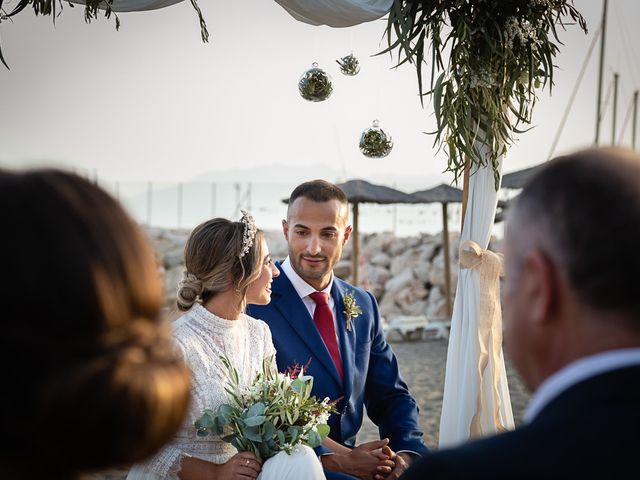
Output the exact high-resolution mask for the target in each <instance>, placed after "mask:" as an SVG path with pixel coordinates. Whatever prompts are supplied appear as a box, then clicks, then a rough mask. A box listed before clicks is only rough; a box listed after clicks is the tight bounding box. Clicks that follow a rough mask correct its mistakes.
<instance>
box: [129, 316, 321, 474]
mask: <svg viewBox="0 0 640 480" xmlns="http://www.w3.org/2000/svg"><path fill="white" fill-rule="evenodd" d="M173 328H174V342H175V345H176V347H177V349H178V350H179V351H180V352H181V353H182V355H183V356H184V358H185V359H186V361H187V363H188V365H189V366H190V368H191V371H192V375H193V384H192V387H191V403H190V406H189V412H188V413H187V418H186V419H185V422H184V424H183V425H182V427H181V428H180V430H179V431H178V433H177V434H176V436H175V438H174V439H173V441H172V442H171V443H169V444H168V445H166V446H165V447H163V448H162V449H161V450H160V451H159V452H158V453H157V454H156V455H155V456H154V457H152V458H150V459H148V460H147V461H146V462H144V463H141V464H137V465H134V467H133V468H132V469H131V471H130V472H129V475H128V476H127V480H139V479H177V478H178V474H179V472H180V463H181V461H182V458H183V457H185V456H187V457H188V456H190V457H196V458H200V459H202V460H207V461H209V462H212V463H225V462H227V461H228V460H229V459H230V458H231V457H232V456H233V455H235V454H236V453H238V452H237V450H236V449H235V447H233V446H232V445H231V444H229V443H227V442H225V441H223V440H222V439H221V438H220V437H218V436H211V435H209V436H207V437H198V436H197V435H196V430H195V427H194V422H195V421H196V419H198V418H199V417H200V415H201V413H202V410H204V409H205V408H210V409H212V410H214V411H216V410H217V409H218V407H219V406H220V405H222V404H223V403H228V396H227V393H226V392H225V391H224V387H225V385H226V384H227V383H228V380H229V377H228V372H227V369H226V367H225V366H224V365H223V364H222V362H221V361H220V357H221V356H225V357H227V358H228V359H229V360H230V361H231V364H232V365H233V366H234V367H235V368H236V369H237V370H238V374H239V377H240V382H241V383H243V384H245V385H248V384H249V383H250V382H251V381H252V380H253V379H254V378H255V374H256V373H257V372H258V371H260V370H261V369H262V363H263V360H264V359H265V358H267V357H269V356H274V355H275V349H274V347H273V342H272V341H271V332H270V330H269V327H268V326H267V324H266V323H264V322H262V321H260V320H256V319H254V318H252V317H250V316H248V315H242V317H241V318H240V319H238V320H235V321H230V320H225V319H223V318H220V317H218V316H216V315H214V314H212V313H211V312H209V311H208V310H207V309H205V308H204V307H203V306H202V305H200V304H195V305H194V306H193V307H192V308H191V309H190V310H189V311H188V312H187V313H185V314H184V315H183V316H182V317H180V318H179V319H178V320H176V321H175V323H174V327H173ZM287 472H289V473H287ZM296 472H297V473H296ZM302 472H304V473H302ZM312 472H313V474H312V475H309V474H310V473H312ZM283 475H284V476H283ZM286 477H289V478H291V479H293V478H313V479H323V478H324V475H323V474H322V467H321V466H320V462H319V461H318V459H317V457H316V456H315V454H314V452H313V450H311V449H310V448H308V447H302V448H299V449H298V451H297V452H296V453H294V454H293V455H287V454H286V453H284V452H281V453H280V454H278V455H276V456H275V457H273V458H271V459H269V460H267V461H266V462H265V463H264V465H263V468H262V473H261V475H260V477H259V478H260V479H261V480H269V479H273V480H275V479H278V480H280V479H282V478H286Z"/></svg>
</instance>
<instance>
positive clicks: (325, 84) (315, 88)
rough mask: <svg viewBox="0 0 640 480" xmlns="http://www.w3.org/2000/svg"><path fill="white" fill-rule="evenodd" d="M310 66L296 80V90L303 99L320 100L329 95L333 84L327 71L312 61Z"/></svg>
mask: <svg viewBox="0 0 640 480" xmlns="http://www.w3.org/2000/svg"><path fill="white" fill-rule="evenodd" d="M312 65H313V66H312V68H310V69H309V70H307V71H306V72H304V74H303V75H302V77H300V81H298V90H299V91H300V95H301V96H302V98H304V99H305V100H309V101H310V102H322V101H323V100H326V99H327V98H329V97H330V96H331V92H333V84H332V83H331V77H330V76H329V74H328V73H327V72H325V71H324V70H322V69H321V68H319V67H318V64H317V63H315V62H313V64H312Z"/></svg>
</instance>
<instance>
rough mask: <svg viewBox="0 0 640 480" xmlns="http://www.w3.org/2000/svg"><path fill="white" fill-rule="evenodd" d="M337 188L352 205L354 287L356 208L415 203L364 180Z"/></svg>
mask: <svg viewBox="0 0 640 480" xmlns="http://www.w3.org/2000/svg"><path fill="white" fill-rule="evenodd" d="M338 187H340V188H341V189H342V191H343V192H344V193H345V194H346V196H347V199H348V200H349V203H351V204H352V205H353V209H352V211H353V241H352V252H351V262H352V266H353V268H352V270H353V273H352V276H351V280H352V283H353V284H354V285H357V284H358V257H359V255H360V238H359V237H360V233H359V231H358V215H359V212H358V206H359V205H360V204H361V203H378V204H385V205H388V204H392V203H416V202H415V199H414V198H413V197H412V196H411V195H409V194H408V193H405V192H401V191H400V190H396V189H395V188H391V187H385V186H384V185H374V184H372V183H369V182H367V181H365V180H349V181H348V182H345V183H339V184H338Z"/></svg>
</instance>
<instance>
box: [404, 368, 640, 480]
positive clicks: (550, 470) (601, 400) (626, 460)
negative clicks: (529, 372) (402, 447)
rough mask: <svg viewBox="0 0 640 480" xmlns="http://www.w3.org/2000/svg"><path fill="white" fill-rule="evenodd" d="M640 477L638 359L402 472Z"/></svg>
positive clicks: (422, 475) (409, 479)
mask: <svg viewBox="0 0 640 480" xmlns="http://www.w3.org/2000/svg"><path fill="white" fill-rule="evenodd" d="M445 478H446V479H462V478H464V479H492V480H499V479H574V478H576V479H583V478H599V479H607V480H608V479H620V478H640V367H627V368H622V369H618V370H614V371H611V372H608V373H603V374H600V375H597V376H595V377H592V378H590V379H587V380H584V381H582V382H580V383H578V384H576V385H574V386H573V387H571V388H569V389H568V390H566V391H565V392H563V393H562V394H560V395H559V396H558V397H556V398H555V399H554V400H552V401H551V402H550V403H549V404H548V405H546V406H545V407H544V409H543V410H542V411H541V412H540V413H539V414H538V415H537V416H536V417H535V418H534V419H533V420H532V422H531V423H530V424H528V425H525V426H522V427H520V428H517V429H516V430H514V431H513V432H509V433H504V434H500V435H496V436H494V437H491V438H487V439H484V440H479V441H475V442H470V443H468V444H465V445H463V446H461V447H459V448H456V449H451V450H443V451H441V452H437V453H433V454H431V455H428V456H426V457H424V458H423V459H422V460H420V461H419V462H418V463H417V464H416V465H414V467H413V468H411V469H410V470H409V471H408V472H407V473H406V474H405V475H404V476H403V477H402V480H416V479H430V480H434V479H445Z"/></svg>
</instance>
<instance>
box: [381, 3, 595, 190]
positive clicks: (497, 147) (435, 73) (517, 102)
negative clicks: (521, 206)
mask: <svg viewBox="0 0 640 480" xmlns="http://www.w3.org/2000/svg"><path fill="white" fill-rule="evenodd" d="M575 23H577V24H579V26H580V28H582V29H583V30H584V31H585V32H586V30H587V28H586V23H585V20H584V18H583V17H582V15H581V14H580V13H579V12H578V11H577V10H576V9H575V7H574V6H573V2H572V1H571V0H424V1H419V2H417V1H413V0H395V1H394V3H393V6H392V8H391V10H390V12H389V19H388V23H387V28H386V32H385V33H386V38H387V45H388V46H387V48H385V49H384V50H383V51H382V52H380V54H382V53H391V54H393V53H395V54H396V55H397V65H398V66H399V65H402V64H404V63H412V64H413V65H414V66H415V68H416V74H417V79H418V90H419V93H420V98H421V101H422V100H423V98H424V97H425V96H430V97H431V98H432V101H433V106H434V113H435V118H436V131H435V132H432V133H434V134H435V141H434V143H435V145H437V146H438V147H439V148H440V149H444V150H445V152H446V154H447V157H448V162H447V169H446V170H448V171H451V172H453V174H454V177H455V179H456V180H457V179H458V177H459V176H460V174H461V173H462V172H463V170H464V165H465V161H466V159H467V158H468V159H469V160H470V161H471V162H472V164H474V165H476V166H478V167H483V166H487V165H491V166H492V167H493V168H494V171H495V175H496V189H497V188H498V186H499V181H500V176H499V172H498V168H497V167H498V163H499V162H498V159H499V157H500V156H501V155H503V154H504V153H505V152H506V148H507V147H508V146H509V145H511V144H513V142H514V139H515V135H516V134H518V133H522V132H523V131H526V130H527V129H528V128H530V127H529V126H530V124H531V117H532V112H533V107H534V106H535V102H536V100H537V97H536V90H537V89H544V88H545V87H546V86H548V87H549V91H551V88H552V86H553V73H554V68H555V66H554V64H553V58H554V57H555V56H556V55H557V53H558V51H559V49H558V46H557V44H561V42H560V39H559V37H558V29H557V27H558V26H561V27H562V28H565V27H566V26H567V25H569V24H575ZM429 58H430V63H431V72H430V73H431V75H430V78H431V80H430V87H429V90H428V91H426V92H425V89H424V85H423V68H424V67H425V65H426V61H427V59H429ZM483 150H487V151H488V155H485V154H484V153H483Z"/></svg>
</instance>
